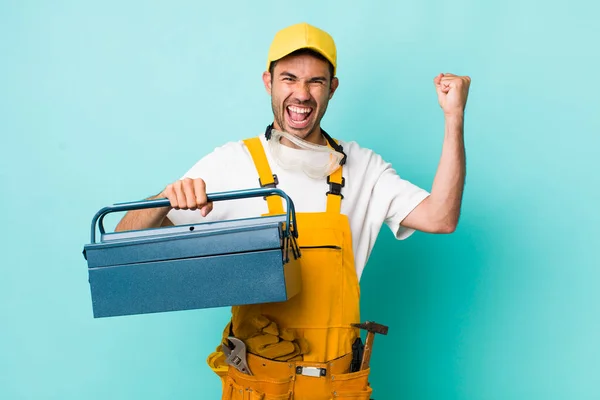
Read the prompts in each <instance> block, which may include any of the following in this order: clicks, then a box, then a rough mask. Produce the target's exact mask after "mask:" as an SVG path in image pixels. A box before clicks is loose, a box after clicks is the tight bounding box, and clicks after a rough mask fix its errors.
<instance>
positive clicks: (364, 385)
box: [331, 369, 373, 400]
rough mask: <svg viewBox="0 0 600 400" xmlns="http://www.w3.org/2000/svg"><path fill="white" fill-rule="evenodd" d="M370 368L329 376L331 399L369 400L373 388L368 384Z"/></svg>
mask: <svg viewBox="0 0 600 400" xmlns="http://www.w3.org/2000/svg"><path fill="white" fill-rule="evenodd" d="M369 372H371V370H370V369H365V370H363V371H358V372H350V373H348V374H336V375H333V376H332V377H331V391H332V396H333V397H332V398H333V399H340V400H341V399H356V400H369V398H370V396H371V393H373V388H371V387H370V386H369Z"/></svg>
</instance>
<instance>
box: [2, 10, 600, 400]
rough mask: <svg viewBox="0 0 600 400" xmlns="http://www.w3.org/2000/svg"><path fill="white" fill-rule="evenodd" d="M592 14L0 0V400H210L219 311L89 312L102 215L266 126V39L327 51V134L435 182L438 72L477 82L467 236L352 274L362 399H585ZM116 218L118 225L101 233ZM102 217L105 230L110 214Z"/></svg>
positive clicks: (592, 290)
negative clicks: (330, 58) (372, 330)
mask: <svg viewBox="0 0 600 400" xmlns="http://www.w3.org/2000/svg"><path fill="white" fill-rule="evenodd" d="M599 11H600V7H599V6H598V5H597V2H593V1H591V0H590V1H577V0H575V1H557V2H554V3H543V2H534V1H532V0H525V1H523V0H519V1H517V0H508V1H504V2H483V1H464V0H462V1H461V0H459V1H453V2H450V1H442V0H432V1H425V2H418V1H413V2H409V1H404V0H401V1H386V2H380V1H354V2H348V1H340V0H336V1H327V2H325V1H313V0H308V1H302V2H299V3H298V2H295V3H294V2H281V1H278V2H275V1H273V2H267V1H253V2H250V1H249V2H243V1H240V0H238V1H223V2H204V1H203V2H200V1H187V2H185V1H180V2H148V1H131V2H117V1H108V2H107V1H103V2H79V1H57V2H42V1H39V2H35V1H2V2H0V133H1V149H2V157H0V187H1V190H2V196H1V197H0V205H1V210H2V212H1V213H0V226H1V227H2V233H1V241H0V247H1V249H2V252H1V256H0V260H1V268H2V269H1V273H0V398H1V399H9V400H12V399H98V400H100V399H216V398H219V391H220V384H219V381H218V379H217V377H216V375H214V374H213V373H212V371H210V369H209V368H208V367H207V366H206V364H205V359H206V356H207V355H208V354H209V353H210V352H211V351H212V350H213V349H214V348H215V347H216V346H217V344H218V343H219V338H220V334H221V330H222V328H223V326H224V324H225V323H226V321H227V318H228V315H229V314H228V309H226V308H222V309H211V310H194V311H185V312H172V313H162V314H153V315H141V316H131V317H117V318H106V319H96V320H95V319H94V318H93V317H92V308H91V300H90V292H89V285H88V282H87V265H86V262H85V260H84V258H83V256H82V254H81V252H82V250H83V246H84V244H86V243H88V242H89V239H90V238H89V224H90V222H91V218H92V216H93V214H94V213H95V212H96V211H97V210H98V209H100V208H101V207H103V206H105V205H109V204H112V203H116V202H122V201H132V200H138V199H141V198H144V197H147V196H150V195H153V194H156V193H158V192H159V191H160V190H162V188H163V187H164V186H165V185H166V184H167V183H169V182H171V181H174V180H176V179H178V178H179V177H180V176H181V175H182V174H183V173H184V172H185V171H186V170H187V169H188V168H189V167H191V166H192V165H193V164H194V163H195V162H196V160H198V159H199V158H200V157H202V156H203V155H204V154H206V153H207V152H210V151H212V150H213V149H214V148H215V147H217V146H220V145H221V144H224V143H225V142H226V141H229V140H239V139H243V138H246V137H250V136H255V135H258V134H261V133H262V132H263V131H264V128H265V126H266V125H267V124H268V123H269V122H270V121H271V118H272V114H271V109H270V99H269V97H268V96H267V94H266V93H265V91H264V89H263V86H262V81H261V73H262V72H263V70H264V68H265V64H266V55H267V50H268V46H269V44H270V42H271V39H272V37H273V35H274V34H275V32H276V31H277V30H279V29H281V28H283V27H285V26H287V25H290V24H293V23H297V22H301V21H306V22H309V23H312V24H314V25H317V26H319V27H321V28H323V29H325V30H327V31H328V32H330V33H331V34H332V35H333V37H334V38H335V40H336V42H337V45H338V53H339V69H338V76H339V78H340V88H339V90H338V92H337V93H336V95H335V96H334V98H333V100H332V101H331V103H330V106H329V110H328V113H327V115H326V117H325V119H324V121H323V126H324V128H325V129H326V130H327V131H328V132H329V133H330V134H332V136H334V137H337V138H340V139H343V140H356V141H358V142H359V143H360V144H361V145H363V146H365V147H369V148H372V149H374V150H375V151H377V152H379V153H380V154H381V155H382V156H383V157H384V158H385V159H386V160H387V161H389V162H391V163H392V164H393V166H394V167H395V168H396V170H397V171H398V172H399V174H400V175H401V176H402V177H404V178H406V179H408V180H411V181H412V182H414V183H416V184H418V185H420V186H422V187H424V188H426V189H430V188H431V186H430V185H431V182H432V180H433V177H434V173H435V171H436V167H437V162H438V160H439V155H440V150H441V144H442V139H443V116H442V112H441V109H440V107H439V105H438V103H437V97H436V93H435V91H434V87H433V83H432V80H433V78H434V77H435V75H437V74H438V73H440V72H452V73H456V74H460V75H470V76H471V78H472V84H471V92H470V96H469V102H468V107H467V113H466V134H465V135H466V145H467V150H468V177H467V184H466V191H465V196H464V207H463V213H462V219H461V223H460V225H459V228H458V230H457V231H456V232H455V233H454V234H452V235H447V236H441V235H427V234H423V233H416V234H415V235H414V236H413V237H411V238H410V239H409V240H407V241H404V242H396V241H395V240H394V239H393V237H392V235H391V233H390V231H389V229H388V228H387V227H383V228H382V230H381V234H380V236H379V240H378V242H377V244H376V246H375V249H374V251H373V254H372V257H371V260H370V262H369V264H368V265H367V268H366V270H365V273H364V275H363V277H362V317H363V319H364V320H367V319H369V320H375V321H378V322H380V323H384V324H386V325H389V326H390V331H389V335H388V336H385V337H384V336H381V337H378V338H377V339H376V342H375V349H374V354H373V360H372V363H373V365H372V367H373V374H372V377H371V383H372V384H373V386H374V388H375V392H374V394H373V397H374V398H377V399H419V400H422V399H461V400H462V399H465V400H466V399H478V400H479V399H483V400H495V399H511V400H517V399H523V400H525V399H526V400H533V399H540V400H542V399H543V400H550V399H555V400H565V399H574V400H588V399H589V400H591V399H599V398H600V385H598V380H599V377H600V312H599V306H600V291H599V290H598V287H599V286H600V285H599V284H600V261H599V260H598V246H599V245H600V243H599V239H600V232H599V229H600V228H599V227H600V212H599V211H598V208H599V207H600V189H599V179H598V176H597V174H598V172H599V170H600V168H599V162H598V155H597V153H598V148H599V145H600V139H599V136H600V135H599V134H600V116H599V114H600V107H599V106H600V102H599V100H598V96H599V95H598V93H599V90H598V72H599V70H600V62H599V61H600V57H599V54H600V51H599V50H598V40H599V39H600V28H599V27H600V24H598V20H597V15H598V12H599ZM111 222H112V223H113V224H114V222H115V220H114V219H113V220H112V221H111ZM113 226H114V225H113Z"/></svg>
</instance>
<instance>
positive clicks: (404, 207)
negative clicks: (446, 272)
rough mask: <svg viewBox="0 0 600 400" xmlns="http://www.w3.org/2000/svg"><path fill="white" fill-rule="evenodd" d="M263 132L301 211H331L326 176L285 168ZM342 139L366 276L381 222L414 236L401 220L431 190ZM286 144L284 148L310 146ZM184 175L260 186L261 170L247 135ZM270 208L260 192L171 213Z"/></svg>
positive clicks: (351, 214) (212, 188) (187, 216)
mask: <svg viewBox="0 0 600 400" xmlns="http://www.w3.org/2000/svg"><path fill="white" fill-rule="evenodd" d="M260 138H261V142H262V144H263V147H264V149H265V153H266V155H267V160H268V161H269V165H270V166H271V170H272V171H273V173H274V174H276V175H277V177H278V179H279V184H278V185H277V188H279V189H281V190H283V191H284V192H285V193H286V194H287V195H288V196H289V197H290V198H291V199H292V201H293V202H294V206H295V208H296V212H323V211H325V209H326V205H327V196H326V193H327V191H328V190H329V185H328V184H327V181H326V179H318V180H317V179H312V178H310V177H308V176H307V175H306V174H304V173H303V172H302V171H296V170H285V169H282V168H280V167H279V165H278V164H277V163H276V162H275V161H274V160H273V158H272V157H271V155H270V153H269V147H268V145H267V143H266V139H265V137H264V135H261V136H260ZM339 144H341V145H342V146H343V148H344V152H345V153H346V154H347V156H348V157H347V160H346V164H345V165H344V166H343V177H344V179H345V186H344V187H343V188H342V194H343V195H344V198H343V200H342V210H341V212H342V214H345V215H347V216H348V218H349V220H350V229H351V230H352V241H353V243H352V247H353V249H352V250H353V252H354V260H355V264H356V273H357V275H358V278H359V279H360V277H361V275H362V271H363V269H364V267H365V264H366V263H367V260H368V258H369V255H370V253H371V250H372V249H373V246H374V245H375V240H376V239H377V235H378V234H379V231H380V229H381V226H382V225H383V224H384V223H385V224H386V225H388V227H389V228H390V229H391V230H392V232H393V233H394V235H395V236H396V238H397V239H406V238H407V237H409V236H410V235H411V234H412V233H413V232H414V231H413V230H412V229H407V228H405V227H402V226H400V222H401V221H402V220H403V219H404V218H405V217H406V216H407V215H408V214H409V213H410V212H411V211H412V210H413V209H414V208H415V207H416V206H417V205H418V204H419V203H420V202H421V201H423V200H424V199H425V198H426V197H427V196H429V192H427V191H425V190H423V189H421V188H419V187H417V186H415V185H414V184H412V183H410V182H409V181H407V180H404V179H402V178H400V176H398V174H397V173H396V171H395V170H394V169H393V168H392V166H391V164H389V163H387V162H385V161H384V160H383V159H382V158H381V156H379V155H378V154H376V153H374V152H373V151H371V150H369V149H366V148H362V147H360V146H359V145H358V144H357V143H356V142H343V141H339ZM282 147H283V149H282V150H283V151H284V153H283V154H285V152H298V151H306V150H298V149H293V148H289V147H285V146H282ZM184 178H192V179H195V178H202V179H203V180H204V181H205V182H206V191H207V193H209V194H210V193H215V192H226V191H231V190H241V189H251V188H257V187H259V182H258V172H257V171H256V167H255V165H254V162H253V161H252V157H251V156H250V152H249V151H248V149H247V148H246V146H245V145H244V143H243V142H242V141H239V142H230V143H227V144H225V145H224V146H221V147H218V148H216V149H215V150H214V151H213V152H212V153H210V154H208V155H207V156H205V157H204V158H202V159H201V160H200V161H198V162H197V163H196V164H195V165H194V166H193V167H192V168H191V169H190V170H189V171H188V172H187V173H186V174H185V175H184ZM284 209H285V202H284ZM267 212H268V208H267V202H266V201H265V200H264V199H263V198H262V197H259V198H248V199H240V200H230V201H222V202H215V203H214V207H213V210H212V212H211V213H210V214H209V215H207V216H206V217H205V218H203V217H202V216H201V215H200V211H190V210H171V211H170V212H169V214H168V216H167V217H168V218H169V220H171V222H173V223H174V224H175V225H181V224H192V223H199V222H208V221H217V220H229V219H238V218H249V217H257V216H260V215H262V214H264V213H267Z"/></svg>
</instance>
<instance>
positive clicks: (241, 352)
mask: <svg viewBox="0 0 600 400" xmlns="http://www.w3.org/2000/svg"><path fill="white" fill-rule="evenodd" d="M227 339H228V340H229V342H230V343H231V344H232V345H233V347H232V348H230V347H229V346H227V345H226V344H222V345H221V347H222V349H223V353H225V355H226V356H227V359H226V360H225V362H226V363H227V364H229V365H231V366H232V367H234V368H235V369H237V370H238V371H240V372H241V373H242V374H246V375H252V372H251V371H250V368H249V367H248V363H246V344H245V343H244V342H242V341H241V340H240V339H238V338H236V337H233V336H229V337H228V338H227Z"/></svg>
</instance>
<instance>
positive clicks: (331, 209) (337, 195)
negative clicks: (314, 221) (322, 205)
mask: <svg viewBox="0 0 600 400" xmlns="http://www.w3.org/2000/svg"><path fill="white" fill-rule="evenodd" d="M327 183H328V184H329V191H328V192H327V212H328V213H334V214H339V213H341V212H342V199H343V198H344V196H343V195H342V188H343V187H344V185H345V184H346V182H345V179H344V178H343V177H342V166H341V165H340V167H339V168H338V169H336V170H335V171H334V172H333V173H332V174H331V175H329V176H328V177H327Z"/></svg>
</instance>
